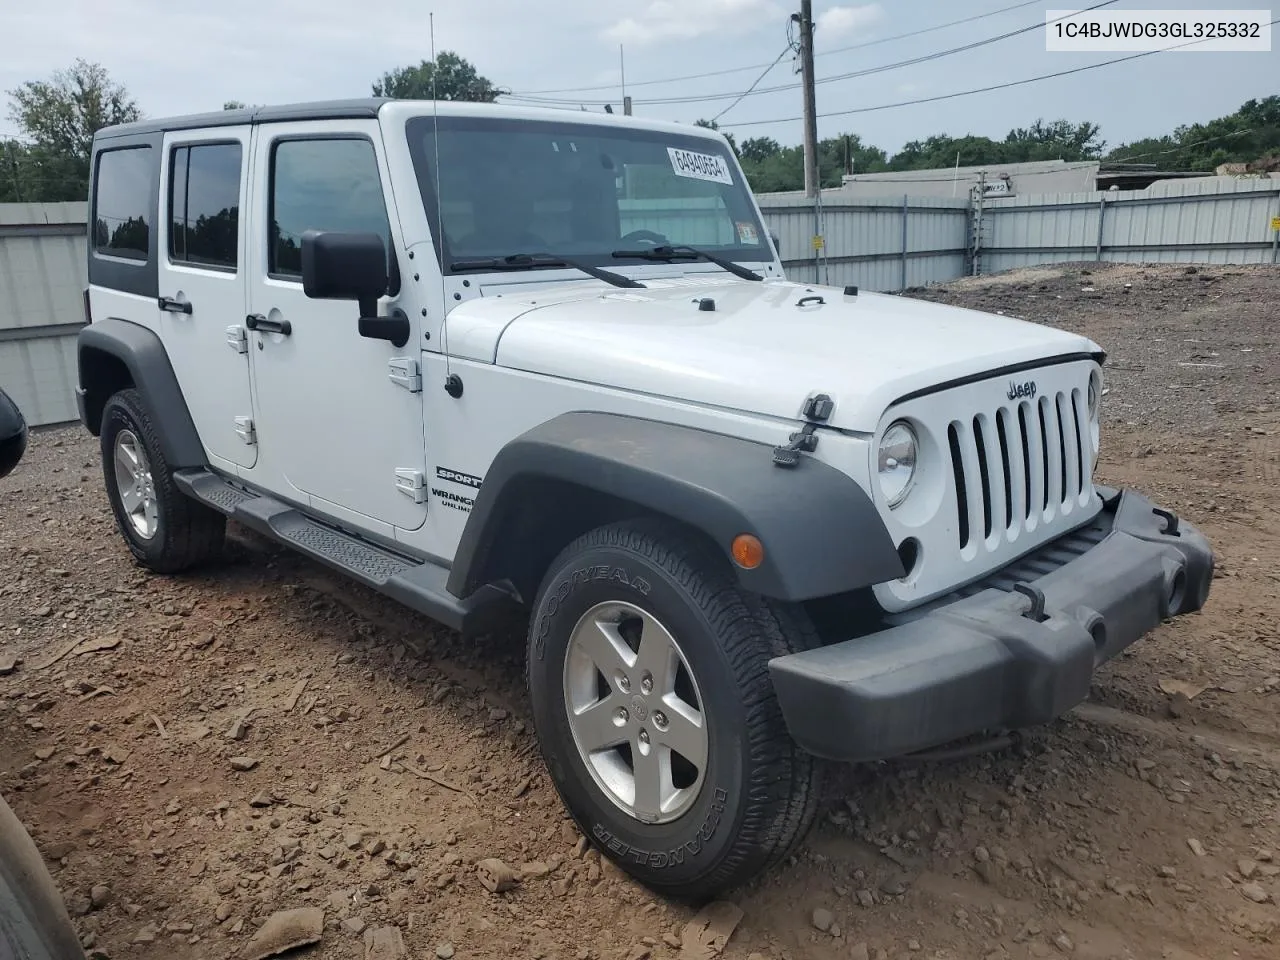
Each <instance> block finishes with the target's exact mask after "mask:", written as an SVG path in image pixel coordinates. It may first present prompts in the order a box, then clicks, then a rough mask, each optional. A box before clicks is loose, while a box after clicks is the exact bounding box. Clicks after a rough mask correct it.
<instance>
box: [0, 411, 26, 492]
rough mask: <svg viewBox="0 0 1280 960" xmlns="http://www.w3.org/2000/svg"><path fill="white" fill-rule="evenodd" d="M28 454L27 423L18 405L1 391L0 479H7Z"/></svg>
mask: <svg viewBox="0 0 1280 960" xmlns="http://www.w3.org/2000/svg"><path fill="white" fill-rule="evenodd" d="M26 452H27V421H26V420H24V419H23V417H22V411H21V410H19V409H18V405H17V404H16V403H14V402H13V401H12V400H10V399H9V395H8V394H6V393H5V392H4V391H3V390H0V478H2V477H7V476H8V475H9V474H11V473H12V472H13V468H14V467H16V466H17V465H18V462H19V461H20V460H21V459H22V455H23V454H24V453H26Z"/></svg>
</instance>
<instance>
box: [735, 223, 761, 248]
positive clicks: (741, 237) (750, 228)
mask: <svg viewBox="0 0 1280 960" xmlns="http://www.w3.org/2000/svg"><path fill="white" fill-rule="evenodd" d="M736 226H737V228H738V242H739V243H741V244H745V245H746V246H749V247H754V246H755V245H756V244H757V243H759V242H760V238H759V236H758V235H757V234H756V225H755V224H754V223H747V222H745V221H742V220H738V221H736Z"/></svg>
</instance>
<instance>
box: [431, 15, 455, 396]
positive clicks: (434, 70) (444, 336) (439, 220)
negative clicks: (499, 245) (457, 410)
mask: <svg viewBox="0 0 1280 960" xmlns="http://www.w3.org/2000/svg"><path fill="white" fill-rule="evenodd" d="M427 25H428V28H429V30H430V36H431V142H432V145H433V146H434V148H435V168H436V171H435V172H436V176H435V180H436V249H437V250H438V251H440V349H441V351H442V352H443V353H444V380H445V387H444V388H445V390H446V391H447V392H448V393H449V395H450V396H453V397H456V396H459V395H460V394H461V392H462V391H461V389H460V387H461V383H460V382H459V383H457V384H456V385H455V382H454V379H453V371H452V368H451V365H450V362H449V315H448V314H449V294H448V293H447V292H446V291H445V288H444V278H445V273H444V196H443V194H441V192H440V97H439V95H438V87H437V84H436V78H437V77H438V76H439V75H440V64H439V63H438V62H437V61H436V15H435V13H434V12H431V13H428V14H427ZM455 390H457V391H458V392H457V393H454V391H455Z"/></svg>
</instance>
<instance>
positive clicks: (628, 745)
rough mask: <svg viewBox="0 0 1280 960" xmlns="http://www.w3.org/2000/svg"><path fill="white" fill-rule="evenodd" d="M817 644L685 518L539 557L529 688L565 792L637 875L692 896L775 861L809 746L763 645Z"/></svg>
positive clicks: (795, 813)
mask: <svg viewBox="0 0 1280 960" xmlns="http://www.w3.org/2000/svg"><path fill="white" fill-rule="evenodd" d="M815 642H816V638H815V634H814V631H813V628H812V626H811V625H810V624H809V622H808V620H807V618H806V617H805V616H804V615H803V613H802V612H800V611H798V610H797V609H795V608H792V607H789V606H787V605H784V604H779V603H775V602H773V601H769V600H766V599H764V598H761V597H759V596H757V595H755V594H751V593H748V592H746V591H743V590H741V589H740V588H739V587H738V585H737V582H736V579H735V578H734V576H733V574H732V571H731V570H730V569H729V567H728V563H727V561H726V560H725V559H724V558H723V557H722V556H720V555H719V554H717V553H716V552H715V551H714V549H713V548H711V547H710V546H708V545H706V544H704V543H703V542H702V540H700V539H699V538H698V537H697V536H695V535H693V534H692V533H690V532H689V531H687V530H685V529H684V528H682V527H680V526H678V525H675V524H672V523H668V522H665V521H633V522H626V523H619V524H615V525H612V526H608V527H602V528H600V529H597V530H593V531H591V532H590V533H588V534H586V535H584V536H583V537H581V538H579V539H578V540H577V541H575V542H574V543H573V544H571V545H570V546H569V547H567V548H566V549H565V550H564V551H563V552H562V553H561V554H560V556H559V557H558V558H557V559H556V560H555V561H554V562H553V563H552V565H551V568H550V570H549V571H548V573H547V575H546V577H545V579H544V581H543V584H542V587H541V589H540V591H539V595H538V599H537V601H536V604H535V609H534V614H533V620H532V625H531V630H530V635H529V660H528V664H529V666H528V670H529V691H530V698H531V700H532V704H533V712H534V719H535V724H536V727H537V733H538V739H539V743H540V745H541V748H542V753H543V757H544V758H545V760H546V763H547V767H548V769H549V770H550V772H551V776H552V779H553V780H554V782H555V784H556V788H557V789H558V790H559V792H560V796H561V798H562V799H563V801H564V803H565V806H566V807H567V808H568V809H569V812H570V813H571V814H572V815H573V817H574V819H575V820H576V821H577V822H578V825H579V826H580V827H581V829H582V831H583V832H584V833H585V834H586V836H587V837H589V838H590V839H591V841H592V842H593V843H594V844H596V845H597V846H598V847H599V848H600V849H601V850H602V851H603V853H604V854H605V855H606V856H608V857H610V858H611V859H612V860H614V861H615V862H616V863H617V864H618V865H619V866H620V867H621V868H622V869H624V870H625V871H627V872H628V873H630V874H631V875H632V876H634V877H635V878H636V879H638V880H639V881H640V882H642V883H644V884H646V885H647V886H649V887H651V888H653V889H655V890H657V891H659V892H661V893H664V894H666V895H669V896H673V897H678V898H682V899H690V900H696V899H701V898H705V897H709V896H714V895H716V894H718V893H720V892H722V891H725V890H728V889H730V888H733V887H736V886H738V885H740V884H742V883H744V882H746V881H747V880H749V879H750V878H751V877H753V876H754V875H756V874H757V873H759V872H761V871H762V870H766V869H768V868H769V867H771V866H772V865H774V864H775V863H777V862H779V861H780V860H782V859H785V858H786V857H787V856H788V855H789V854H790V853H791V852H792V850H793V849H794V848H795V846H796V845H797V844H798V843H799V842H800V840H802V839H803V837H804V835H805V833H806V832H807V831H808V829H809V827H810V825H811V824H812V822H813V817H814V812H815V809H816V806H817V801H818V795H819V777H820V766H819V762H818V761H817V760H816V759H815V758H813V757H812V756H810V755H808V754H806V753H804V752H803V751H802V750H800V748H799V747H797V746H796V745H795V742H794V741H793V740H792V739H791V737H790V735H789V734H788V733H787V729H786V725H785V723H784V721H783V718H782V713H781V710H780V708H779V706H778V703H777V699H776V697H775V696H774V693H773V685H772V683H771V681H770V679H769V673H768V661H769V660H770V659H771V658H772V657H775V656H780V655H785V654H788V653H793V652H795V651H797V650H799V649H804V648H806V647H808V646H812V645H813V644H814V643H815Z"/></svg>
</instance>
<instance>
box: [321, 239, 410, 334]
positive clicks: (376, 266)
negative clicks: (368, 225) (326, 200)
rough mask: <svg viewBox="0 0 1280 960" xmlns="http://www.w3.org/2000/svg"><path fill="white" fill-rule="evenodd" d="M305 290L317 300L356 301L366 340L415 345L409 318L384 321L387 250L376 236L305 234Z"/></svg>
mask: <svg viewBox="0 0 1280 960" xmlns="http://www.w3.org/2000/svg"><path fill="white" fill-rule="evenodd" d="M302 290H303V292H304V293H305V294H306V295H307V296H308V297H311V298H312V299H314V300H355V301H356V303H357V304H358V306H359V310H360V336H362V337H369V338H371V339H374V340H389V341H391V342H392V343H394V344H395V345H396V346H397V347H403V346H404V345H405V344H406V343H408V342H409V318H408V317H406V316H405V315H404V314H403V313H400V314H398V315H397V316H392V317H380V316H378V298H379V297H381V296H382V295H384V294H385V293H386V292H387V249H386V247H385V246H383V244H382V238H381V237H380V236H378V235H377V234H376V233H339V232H335V231H324V230H308V231H306V232H305V233H303V235H302Z"/></svg>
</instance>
